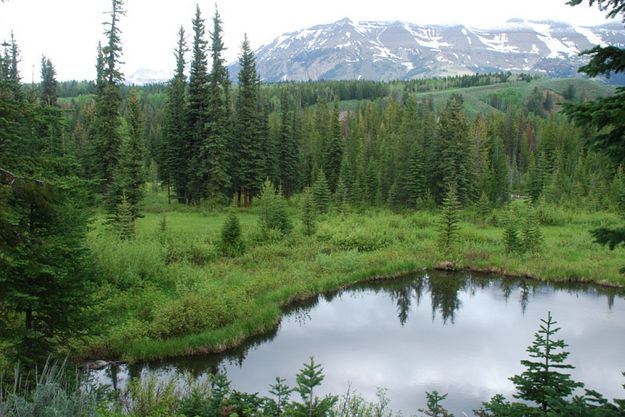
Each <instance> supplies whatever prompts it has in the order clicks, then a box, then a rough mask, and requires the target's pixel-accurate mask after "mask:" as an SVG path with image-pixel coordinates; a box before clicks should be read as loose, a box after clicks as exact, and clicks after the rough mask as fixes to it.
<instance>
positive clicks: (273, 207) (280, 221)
mask: <svg viewBox="0 0 625 417" xmlns="http://www.w3.org/2000/svg"><path fill="white" fill-rule="evenodd" d="M258 206H259V207H260V218H259V220H260V224H261V229H262V230H263V231H265V232H266V231H268V230H270V229H273V230H276V231H278V232H279V233H280V234H282V235H287V234H289V233H290V232H291V230H292V229H293V224H292V223H291V218H290V217H289V215H288V213H287V202H286V200H285V199H284V197H283V196H282V195H281V194H280V193H278V192H277V191H276V189H275V188H274V186H273V184H272V183H271V181H269V180H268V179H267V180H265V182H264V183H263V186H262V188H261V190H260V194H259V196H258Z"/></svg>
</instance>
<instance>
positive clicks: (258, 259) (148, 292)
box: [83, 193, 625, 361]
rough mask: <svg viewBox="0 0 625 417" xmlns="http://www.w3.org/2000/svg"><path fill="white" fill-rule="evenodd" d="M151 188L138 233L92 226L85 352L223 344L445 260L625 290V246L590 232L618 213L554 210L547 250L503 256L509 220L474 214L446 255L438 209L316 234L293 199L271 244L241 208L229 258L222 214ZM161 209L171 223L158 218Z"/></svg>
mask: <svg viewBox="0 0 625 417" xmlns="http://www.w3.org/2000/svg"><path fill="white" fill-rule="evenodd" d="M148 194H149V195H148V197H147V198H146V214H145V217H143V218H141V219H140V220H138V223H137V237H136V239H134V240H132V241H128V242H126V241H119V240H118V239H117V238H116V237H115V236H114V235H113V233H112V232H111V231H110V230H108V228H107V227H106V226H104V225H103V224H102V221H101V218H98V219H96V221H95V222H94V225H93V229H92V231H91V232H90V235H89V244H90V246H91V248H92V249H93V252H94V254H95V256H96V259H97V264H98V265H99V267H100V269H101V271H102V273H103V275H104V279H103V282H102V284H101V285H100V287H99V289H98V297H99V299H100V302H99V303H98V306H99V307H98V308H99V309H100V310H101V311H100V313H101V316H102V317H103V320H102V323H100V326H101V328H102V334H101V335H100V336H98V337H94V338H93V339H91V340H90V341H89V343H88V346H87V348H86V350H85V351H84V352H83V354H84V355H86V356H92V357H109V358H123V359H125V360H129V361H134V360H145V359H156V358H162V357H166V356H176V355H183V354H191V353H199V352H208V351H222V350H224V349H226V348H228V347H232V346H235V345H237V344H240V343H241V342H242V341H243V340H245V339H246V338H248V337H250V336H252V335H256V334H260V333H263V332H267V331H269V330H271V329H272V328H274V327H275V326H276V325H277V323H278V322H279V320H280V316H281V307H282V306H284V305H286V304H288V303H290V302H292V301H294V300H297V299H303V298H306V297H309V296H311V295H314V294H317V293H320V292H324V291H329V290H334V289H338V288H341V287H344V286H347V285H350V284H353V283H355V282H358V281H362V280H366V279H369V278H371V277H374V276H388V277H390V276H394V275H398V274H401V273H408V272H411V271H415V270H420V269H422V268H432V267H434V266H435V265H436V264H437V263H439V262H441V261H444V260H451V261H453V262H455V264H456V265H457V267H459V268H470V269H474V270H482V271H491V272H497V273H500V274H508V275H517V276H531V277H534V278H536V279H541V280H548V281H592V282H595V283H599V284H604V285H614V286H625V277H624V276H623V275H622V274H619V272H618V270H619V267H621V266H622V264H623V263H625V262H624V261H623V259H625V257H624V256H623V255H624V253H623V252H624V250H623V249H617V250H616V251H613V252H612V251H609V250H608V249H606V248H604V247H601V246H599V245H596V244H594V243H592V239H591V236H590V234H589V230H590V229H592V228H594V227H597V226H598V225H604V224H605V225H608V224H615V223H617V222H618V221H619V219H618V217H617V216H616V215H614V214H610V213H585V212H572V211H564V210H561V209H555V208H552V209H551V213H550V219H551V221H550V223H551V224H554V225H553V226H544V227H543V228H542V230H543V233H544V236H545V242H544V250H543V252H542V254H541V255H524V256H518V255H509V254H506V253H505V251H504V247H503V243H502V239H501V236H502V229H501V228H499V227H495V226H481V225H479V224H478V223H477V222H475V223H474V222H472V221H471V220H472V217H473V215H472V212H470V211H466V212H464V213H463V218H464V221H463V223H462V227H461V231H460V239H459V242H458V244H457V245H456V248H455V250H454V251H453V253H452V254H451V255H443V254H441V253H440V251H439V250H438V249H437V246H436V241H437V238H438V232H437V222H438V215H437V214H436V213H430V212H423V211H420V212H406V213H393V212H391V211H389V210H384V209H370V210H364V211H360V212H353V213H348V214H330V215H325V216H322V217H320V218H319V219H318V220H319V224H318V230H317V233H316V234H315V235H314V236H312V237H305V236H303V234H302V232H301V224H300V222H299V209H298V208H297V207H296V206H297V204H298V200H297V198H294V200H293V201H292V202H291V206H290V207H289V211H290V215H291V216H292V217H293V220H294V223H295V230H294V232H293V233H292V234H291V235H290V236H288V237H286V238H283V239H280V238H277V237H275V236H274V239H273V240H272V241H269V242H268V241H266V240H263V238H262V235H261V232H260V228H259V226H258V216H257V213H256V212H255V210H254V209H251V210H247V211H246V210H240V211H239V212H238V214H239V219H240V222H241V227H242V230H243V236H244V239H245V242H246V246H247V251H246V253H245V254H244V255H243V256H241V257H239V258H235V259H230V258H223V257H221V256H220V255H219V253H218V251H217V240H218V238H219V235H220V231H221V227H222V224H223V223H224V221H225V218H226V215H227V213H226V212H225V211H224V210H222V211H214V210H213V211H211V210H209V209H208V208H197V207H195V208H189V207H184V206H180V205H178V204H172V205H171V206H169V205H167V202H166V199H165V197H164V195H162V194H155V193H148ZM163 216H165V217H166V223H167V228H166V230H165V231H161V230H160V226H159V224H160V222H161V219H162V218H163ZM496 216H497V213H495V218H496Z"/></svg>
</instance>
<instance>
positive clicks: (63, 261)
mask: <svg viewBox="0 0 625 417" xmlns="http://www.w3.org/2000/svg"><path fill="white" fill-rule="evenodd" d="M61 181H62V179H61V178H59V179H58V182H59V183H60V182H61ZM66 184H67V188H58V187H54V186H52V185H50V184H48V183H47V182H40V181H34V180H26V179H17V180H16V181H15V182H14V183H13V184H12V185H4V184H2V185H0V250H1V252H2V256H1V257H0V285H1V286H2V292H0V305H2V306H3V311H5V312H7V313H10V315H11V316H12V317H14V319H15V320H8V317H7V318H6V319H3V320H1V321H0V335H2V337H3V338H5V341H6V342H8V346H9V347H8V348H7V349H6V351H5V354H6V355H7V356H8V357H9V358H11V359H12V360H14V361H17V360H21V362H22V364H25V365H27V367H30V366H32V365H33V364H36V363H39V364H41V363H42V362H43V361H44V360H45V359H46V357H47V356H48V355H49V354H50V353H55V352H59V351H62V350H64V349H65V348H66V346H65V345H64V344H65V342H66V341H67V340H68V338H69V337H77V336H80V335H82V334H84V333H85V331H86V329H87V323H88V320H89V315H88V314H87V311H86V308H87V306H88V304H89V303H90V299H91V284H92V278H91V277H90V275H89V269H88V262H89V256H88V251H87V249H86V246H85V242H84V238H85V234H86V231H87V220H88V218H87V213H88V212H87V211H86V210H85V208H84V207H82V206H81V202H80V201H79V200H77V199H76V197H77V196H78V195H80V190H79V187H70V186H69V182H67V183H66Z"/></svg>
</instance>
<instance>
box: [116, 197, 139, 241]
mask: <svg viewBox="0 0 625 417" xmlns="http://www.w3.org/2000/svg"><path fill="white" fill-rule="evenodd" d="M115 228H116V229H117V234H118V235H119V238H120V239H122V240H129V239H132V238H134V236H135V219H134V216H133V214H132V206H131V205H130V203H129V202H128V198H126V193H124V194H122V197H121V199H120V201H119V204H117V210H116V212H115Z"/></svg>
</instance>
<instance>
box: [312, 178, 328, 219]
mask: <svg viewBox="0 0 625 417" xmlns="http://www.w3.org/2000/svg"><path fill="white" fill-rule="evenodd" d="M330 198H331V195H330V188H328V182H327V181H326V176H325V173H324V172H323V170H321V171H319V174H318V175H317V180H316V181H315V183H314V184H313V200H314V201H315V206H316V207H317V211H318V212H319V213H327V212H328V210H329V209H330Z"/></svg>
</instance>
